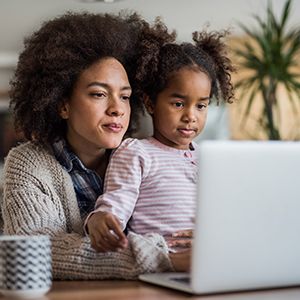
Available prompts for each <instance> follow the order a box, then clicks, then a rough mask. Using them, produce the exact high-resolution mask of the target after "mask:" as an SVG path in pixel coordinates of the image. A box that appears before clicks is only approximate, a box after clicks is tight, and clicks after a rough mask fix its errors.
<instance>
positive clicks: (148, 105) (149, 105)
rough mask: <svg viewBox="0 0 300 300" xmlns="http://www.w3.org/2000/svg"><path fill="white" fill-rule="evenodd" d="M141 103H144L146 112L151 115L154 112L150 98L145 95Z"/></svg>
mask: <svg viewBox="0 0 300 300" xmlns="http://www.w3.org/2000/svg"><path fill="white" fill-rule="evenodd" d="M143 101H144V105H145V107H146V109H147V112H148V113H149V114H150V115H152V114H153V110H154V107H153V103H152V101H151V99H150V97H149V96H148V95H146V94H144V96H143Z"/></svg>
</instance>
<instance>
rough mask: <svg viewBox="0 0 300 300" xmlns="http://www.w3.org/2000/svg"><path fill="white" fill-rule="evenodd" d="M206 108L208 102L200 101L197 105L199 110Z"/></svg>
mask: <svg viewBox="0 0 300 300" xmlns="http://www.w3.org/2000/svg"><path fill="white" fill-rule="evenodd" d="M206 108H207V105H206V104H203V103H199V104H198V105H197V109H199V110H204V109H206Z"/></svg>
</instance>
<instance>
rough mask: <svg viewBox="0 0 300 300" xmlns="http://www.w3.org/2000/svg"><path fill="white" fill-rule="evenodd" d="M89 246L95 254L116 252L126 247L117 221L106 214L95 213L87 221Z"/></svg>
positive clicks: (125, 241) (125, 240)
mask: <svg viewBox="0 0 300 300" xmlns="http://www.w3.org/2000/svg"><path fill="white" fill-rule="evenodd" d="M87 228H88V232H89V236H90V239H91V246H92V247H93V248H94V249H95V250H96V251H97V252H108V251H118V250H121V249H125V248H126V247H127V246H128V240H127V237H126V235H125V234H124V233H123V231H122V228H121V224H120V221H119V219H118V218H117V217H116V216H115V215H113V214H112V213H108V212H101V211H99V212H96V213H94V214H93V215H91V216H90V217H89V219H88V221H87Z"/></svg>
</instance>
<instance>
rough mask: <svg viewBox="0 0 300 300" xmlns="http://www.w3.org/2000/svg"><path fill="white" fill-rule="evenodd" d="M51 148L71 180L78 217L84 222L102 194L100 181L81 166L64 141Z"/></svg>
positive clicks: (93, 173) (96, 175)
mask: <svg viewBox="0 0 300 300" xmlns="http://www.w3.org/2000/svg"><path fill="white" fill-rule="evenodd" d="M52 146H53V151H54V155H55V157H56V159H57V160H58V161H59V163H60V164H61V165H62V166H63V168H64V169H65V170H66V171H67V172H68V173H69V174H70V176H71V178H72V181H73V184H74V189H75V192H76V197H77V202H78V206H79V210H80V215H81V218H82V219H83V220H84V219H85V217H86V216H87V215H88V214H89V213H90V212H91V211H92V210H93V209H94V206H95V202H96V199H97V197H99V196H100V195H101V194H102V193H103V182H102V179H101V178H100V176H99V175H98V174H97V173H96V172H94V171H92V170H90V169H87V168H86V167H85V166H84V165H83V163H82V162H81V160H80V159H79V158H78V157H77V156H76V155H75V154H74V153H73V152H72V151H71V150H70V148H69V147H68V145H67V143H66V141H65V140H63V139H60V140H59V141H57V142H55V143H54V144H53V145H52Z"/></svg>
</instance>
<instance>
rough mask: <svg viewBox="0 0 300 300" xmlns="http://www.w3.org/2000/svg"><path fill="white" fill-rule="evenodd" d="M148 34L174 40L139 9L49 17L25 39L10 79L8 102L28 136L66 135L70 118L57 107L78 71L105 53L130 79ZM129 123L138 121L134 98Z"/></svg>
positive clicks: (44, 140) (133, 126)
mask: <svg viewBox="0 0 300 300" xmlns="http://www.w3.org/2000/svg"><path fill="white" fill-rule="evenodd" d="M144 33H146V36H147V34H148V35H149V33H152V34H153V35H156V36H157V37H158V36H162V37H163V39H164V38H166V39H167V40H170V38H169V37H173V36H174V34H173V33H171V34H169V33H168V30H167V28H166V26H165V25H164V24H163V23H162V22H161V21H160V20H157V21H156V22H155V24H154V25H152V26H150V25H149V23H147V22H146V21H145V20H143V19H142V18H141V17H140V16H139V15H138V14H136V13H126V12H123V13H120V14H117V15H113V14H93V13H87V12H83V13H72V12H67V13H65V14H63V15H61V16H59V17H56V18H54V19H52V20H49V21H47V22H45V23H44V24H43V25H42V26H41V28H40V29H39V30H38V31H36V32H34V33H33V34H32V35H31V36H30V37H29V38H27V39H25V41H24V50H23V52H22V53H21V54H20V56H19V62H18V65H17V68H16V71H15V74H14V77H13V78H12V80H11V82H10V84H11V90H10V97H11V102H10V105H11V107H12V108H13V115H14V124H15V128H16V130H17V132H21V133H22V135H23V136H24V137H25V139H27V140H31V141H37V142H39V143H42V144H43V143H52V142H53V141H55V139H56V138H58V137H61V136H64V135H65V132H66V123H65V120H63V119H62V118H61V117H60V115H59V112H58V109H59V107H61V106H62V104H63V101H64V98H66V97H68V96H69V95H70V94H71V93H72V89H73V87H74V85H75V83H76V80H77V79H78V77H79V75H80V74H81V73H82V72H83V71H84V70H85V69H86V68H88V67H89V66H91V65H92V64H93V63H95V62H96V61H98V60H99V59H101V58H104V57H114V58H116V59H117V60H119V61H120V62H121V63H122V64H123V66H124V68H125V70H126V71H127V74H128V78H129V81H130V82H131V83H132V81H133V79H134V78H135V77H136V76H135V71H136V68H137V63H138V55H139V51H140V49H141V48H140V47H139V46H138V43H141V42H143V43H145V41H144V40H145V38H146V36H145V35H144ZM131 108H132V113H131V124H130V128H129V131H130V130H131V131H133V129H136V128H137V126H138V123H137V122H138V115H139V112H140V111H141V110H142V102H141V101H140V100H139V99H138V98H137V97H135V96H134V94H133V96H132V97H131Z"/></svg>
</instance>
